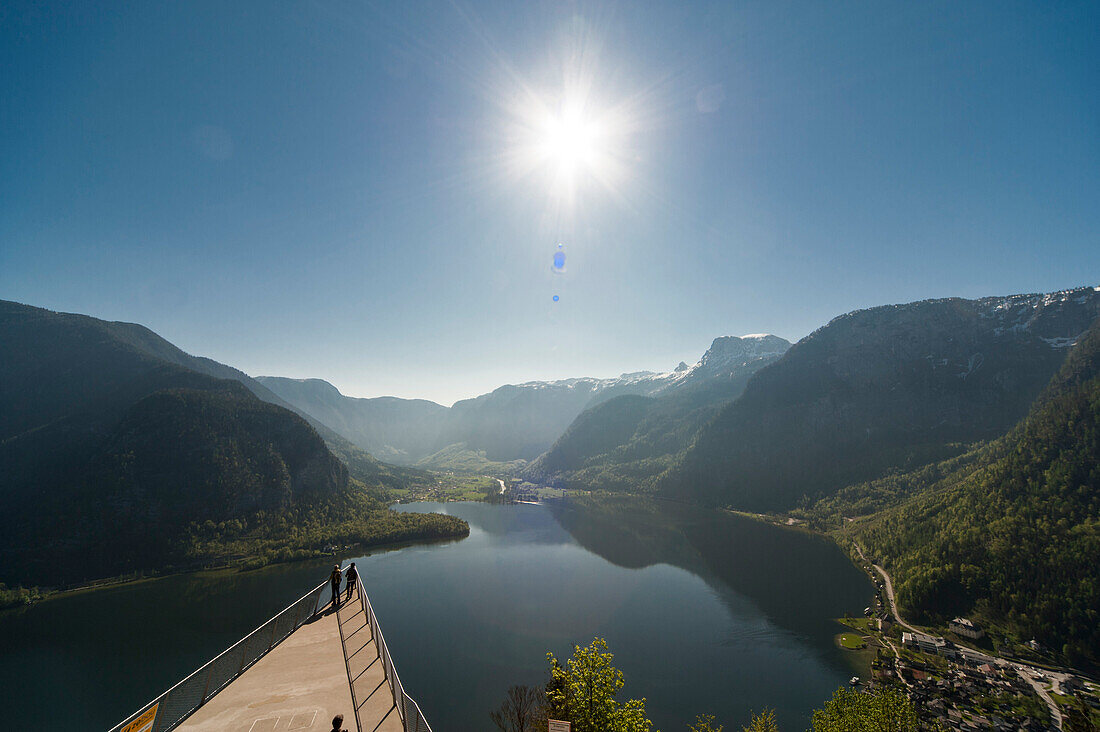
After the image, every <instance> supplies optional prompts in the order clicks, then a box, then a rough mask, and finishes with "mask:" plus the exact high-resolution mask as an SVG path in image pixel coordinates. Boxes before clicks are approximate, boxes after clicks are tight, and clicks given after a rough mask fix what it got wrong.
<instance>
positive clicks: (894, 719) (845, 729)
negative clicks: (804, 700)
mask: <svg viewBox="0 0 1100 732" xmlns="http://www.w3.org/2000/svg"><path fill="white" fill-rule="evenodd" d="M812 721H813V732H916V729H917V713H916V711H915V710H914V709H913V705H912V704H910V703H909V700H908V699H906V698H905V695H904V694H902V693H901V692H900V691H897V690H896V689H882V690H880V691H877V692H875V693H874V694H864V693H862V692H859V691H852V690H849V689H843V688H841V689H837V690H836V693H835V694H833V698H832V699H830V700H829V701H827V702H825V708H824V709H818V710H816V711H815V712H814V716H813V720H812Z"/></svg>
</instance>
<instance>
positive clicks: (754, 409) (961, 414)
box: [660, 287, 1100, 510]
mask: <svg viewBox="0 0 1100 732" xmlns="http://www.w3.org/2000/svg"><path fill="white" fill-rule="evenodd" d="M1098 314H1100V288H1092V287H1086V288H1080V289H1076V290H1069V291H1064V292H1059V293H1053V294H1050V295H1015V296H1010V297H991V298H983V299H980V300H963V299H958V298H951V299H946V300H926V301H923V302H916V303H911V304H908V305H890V306H883V307H877V308H871V309H869V310H860V311H857V312H854V313H849V314H847V315H843V316H841V317H838V318H836V319H834V320H833V321H832V322H830V323H829V324H828V325H826V326H825V327H823V328H820V329H819V330H817V331H815V332H814V333H812V334H811V335H809V336H807V337H806V338H804V339H802V340H801V341H799V342H798V343H797V344H795V345H794V346H793V347H792V348H791V349H790V351H788V352H787V354H786V355H785V356H784V357H783V358H782V359H780V360H779V361H778V362H776V363H775V364H772V365H771V366H769V367H767V368H764V369H762V370H761V371H759V372H758V373H757V374H756V375H754V376H753V377H752V379H750V381H749V383H748V385H747V387H746V388H745V392H744V394H742V396H741V397H740V398H739V399H737V400H736V401H734V402H732V403H731V404H729V405H728V406H727V407H725V408H724V409H723V410H722V411H720V412H719V413H718V415H717V416H716V417H715V418H714V420H713V421H711V422H710V423H708V424H707V425H706V426H705V427H704V428H703V429H702V430H701V431H700V433H699V435H698V437H697V438H696V440H695V442H694V443H693V445H692V446H691V447H690V448H689V449H688V450H687V451H686V453H685V454H684V456H683V458H682V461H681V462H680V464H679V465H677V466H675V467H674V468H673V469H671V470H669V471H668V472H667V473H666V474H665V475H663V476H662V478H661V480H660V490H661V491H662V492H663V493H665V494H667V495H672V496H677V497H682V498H688V499H691V500H698V501H701V502H703V503H708V504H717V505H729V506H733V507H736V508H745V509H752V510H773V509H780V510H781V509H787V508H790V507H792V506H794V505H795V504H796V503H797V502H798V501H799V500H800V499H802V498H803V497H804V496H810V497H818V496H822V495H828V494H831V493H833V492H835V491H837V490H838V489H840V488H842V487H844V486H847V485H850V484H853V483H857V482H860V481H865V480H871V479H874V478H876V477H879V476H881V475H883V474H885V473H887V472H888V471H892V470H911V469H915V468H917V467H920V466H922V465H926V464H929V463H933V462H936V461H938V460H943V459H946V458H949V457H952V456H954V455H958V454H961V453H962V452H964V451H965V449H966V447H967V445H969V444H972V443H974V442H977V441H980V440H988V439H993V438H996V437H998V436H1000V435H1002V434H1004V433H1005V432H1006V431H1007V430H1008V429H1010V428H1011V427H1012V426H1013V425H1014V424H1015V423H1016V422H1017V421H1018V420H1019V419H1020V418H1021V417H1023V416H1024V414H1026V412H1027V410H1028V407H1029V406H1030V404H1031V403H1032V402H1033V401H1034V399H1035V398H1036V396H1037V395H1038V394H1039V392H1040V391H1041V390H1042V389H1043V387H1044V386H1045V385H1046V384H1047V383H1048V382H1049V380H1050V378H1051V377H1052V376H1053V375H1054V373H1055V372H1056V371H1057V370H1058V368H1059V366H1061V364H1062V362H1063V360H1064V359H1065V354H1066V352H1067V347H1068V346H1069V345H1070V344H1072V343H1073V342H1074V341H1075V340H1076V339H1077V338H1078V337H1079V335H1080V334H1081V333H1082V332H1083V331H1084V330H1085V329H1087V328H1088V326H1089V324H1090V323H1091V322H1092V320H1093V319H1095V318H1096V317H1097V315H1098Z"/></svg>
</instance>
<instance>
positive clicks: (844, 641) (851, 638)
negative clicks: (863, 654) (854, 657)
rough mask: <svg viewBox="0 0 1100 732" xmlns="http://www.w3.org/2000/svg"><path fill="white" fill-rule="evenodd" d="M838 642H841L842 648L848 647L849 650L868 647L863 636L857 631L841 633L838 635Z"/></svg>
mask: <svg viewBox="0 0 1100 732" xmlns="http://www.w3.org/2000/svg"><path fill="white" fill-rule="evenodd" d="M836 642H837V643H838V644H840V646H841V647H842V648H847V649H848V650H849V651H858V650H862V649H863V648H866V647H867V644H866V643H865V642H864V640H863V638H861V637H859V636H858V635H856V634H855V633H841V634H840V635H838V636H837V637H836Z"/></svg>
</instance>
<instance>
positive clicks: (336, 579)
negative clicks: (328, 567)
mask: <svg viewBox="0 0 1100 732" xmlns="http://www.w3.org/2000/svg"><path fill="white" fill-rule="evenodd" d="M340 577H341V572H340V565H339V564H334V565H332V575H331V576H330V577H329V582H330V583H331V584H332V606H333V607H340ZM347 577H348V586H347V599H348V600H350V599H351V595H352V593H353V592H355V588H356V586H357V585H358V584H359V572H358V571H357V570H356V569H355V562H352V563H351V566H350V567H348V571H347Z"/></svg>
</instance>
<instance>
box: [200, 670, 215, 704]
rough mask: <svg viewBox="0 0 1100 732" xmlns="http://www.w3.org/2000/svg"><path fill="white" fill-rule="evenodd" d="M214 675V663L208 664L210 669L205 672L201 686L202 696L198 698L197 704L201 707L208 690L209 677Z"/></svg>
mask: <svg viewBox="0 0 1100 732" xmlns="http://www.w3.org/2000/svg"><path fill="white" fill-rule="evenodd" d="M213 675H214V664H210V670H209V671H207V672H206V683H205V684H203V687H202V698H201V699H199V706H200V707H201V706H202V705H203V704H205V703H206V694H207V692H208V691H210V677H211V676H213Z"/></svg>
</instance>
